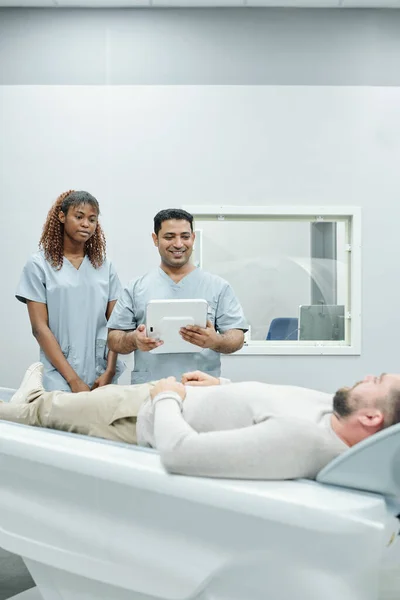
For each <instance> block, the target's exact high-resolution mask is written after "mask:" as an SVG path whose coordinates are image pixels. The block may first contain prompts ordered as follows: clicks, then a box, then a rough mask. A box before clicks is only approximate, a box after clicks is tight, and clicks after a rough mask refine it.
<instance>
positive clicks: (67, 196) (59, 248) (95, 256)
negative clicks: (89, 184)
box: [39, 190, 106, 270]
mask: <svg viewBox="0 0 400 600" xmlns="http://www.w3.org/2000/svg"><path fill="white" fill-rule="evenodd" d="M81 204H90V205H91V206H93V207H94V208H95V209H96V210H97V214H99V213H100V207H99V203H98V202H97V200H96V198H95V197H94V196H92V195H91V194H89V192H83V191H81V192H76V191H75V190H69V191H68V192H64V193H63V194H61V195H60V196H58V198H57V200H56V201H55V202H54V204H53V206H52V207H51V208H50V210H49V212H48V214H47V219H46V222H45V224H44V225H43V231H42V236H41V238H40V241H39V248H42V249H43V251H44V255H45V258H46V260H47V261H48V262H49V263H50V264H51V265H52V267H54V268H55V269H57V270H59V269H61V267H62V265H63V260H64V225H63V223H61V221H60V219H59V218H58V215H59V213H60V211H62V212H63V213H64V214H65V215H67V213H68V210H69V208H70V207H71V206H74V207H75V206H80V205H81ZM85 255H87V257H88V258H89V260H90V262H91V263H92V265H93V266H94V268H95V269H98V268H99V267H101V265H102V264H103V262H104V260H105V258H106V238H105V236H104V232H103V230H102V228H101V225H100V223H99V222H97V226H96V230H95V232H94V234H93V235H92V236H91V237H90V238H89V239H88V240H87V241H86V243H85Z"/></svg>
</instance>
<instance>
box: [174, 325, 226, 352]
mask: <svg viewBox="0 0 400 600" xmlns="http://www.w3.org/2000/svg"><path fill="white" fill-rule="evenodd" d="M179 333H180V334H181V336H182V338H183V339H184V340H185V341H186V342H190V343H191V344H194V345H195V346H199V347H200V348H211V350H213V349H214V346H216V345H217V344H218V337H219V336H218V333H217V332H216V331H215V329H214V326H213V324H212V323H211V321H207V326H206V328H204V327H198V326H197V325H187V326H186V327H181V329H180V331H179Z"/></svg>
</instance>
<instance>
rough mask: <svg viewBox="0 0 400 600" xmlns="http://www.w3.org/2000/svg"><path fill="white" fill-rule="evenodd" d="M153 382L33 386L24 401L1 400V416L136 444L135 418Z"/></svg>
mask: <svg viewBox="0 0 400 600" xmlns="http://www.w3.org/2000/svg"><path fill="white" fill-rule="evenodd" d="M153 385H154V383H143V384H138V385H106V386H104V387H100V388H97V389H95V390H93V392H79V393H77V394H72V393H69V392H45V391H43V390H42V389H41V390H32V391H30V392H29V394H28V395H27V397H26V399H25V403H23V404H10V403H8V402H2V403H0V419H3V420H4V421H13V422H14V423H23V424H25V425H34V426H36V427H49V428H51V429H60V430H62V431H69V432H71V433H81V434H84V435H92V436H96V437H101V438H105V439H107V440H114V441H119V442H127V443H128V444H136V442H137V439H136V418H137V415H138V412H139V410H140V407H141V406H142V404H143V403H144V402H145V401H146V400H147V399H148V397H149V392H150V388H151V387H152V386H153Z"/></svg>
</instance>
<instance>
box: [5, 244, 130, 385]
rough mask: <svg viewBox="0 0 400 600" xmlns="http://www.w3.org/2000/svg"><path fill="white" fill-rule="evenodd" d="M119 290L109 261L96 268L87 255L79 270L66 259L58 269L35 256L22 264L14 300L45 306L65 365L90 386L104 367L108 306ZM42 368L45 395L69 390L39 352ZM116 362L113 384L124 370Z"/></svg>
mask: <svg viewBox="0 0 400 600" xmlns="http://www.w3.org/2000/svg"><path fill="white" fill-rule="evenodd" d="M120 292H121V284H120V281H119V279H118V275H117V273H116V271H115V269H114V267H113V265H112V263H111V262H110V261H109V260H107V259H106V260H105V261H104V263H103V264H102V265H101V267H99V268H98V269H95V268H94V267H93V265H92V264H91V262H90V260H89V258H88V257H87V256H85V257H84V259H83V261H82V264H81V266H80V267H79V269H76V268H75V267H74V266H73V265H72V264H71V263H70V261H69V260H68V259H67V258H65V257H64V261H63V266H62V267H61V269H60V270H56V269H54V268H53V267H52V266H51V264H50V263H49V262H48V261H47V260H46V259H45V257H44V253H43V251H39V252H36V253H35V254H33V256H31V258H30V259H29V260H28V262H27V263H26V265H25V267H24V269H23V272H22V275H21V279H20V282H19V284H18V288H17V293H16V297H17V298H18V300H20V301H21V302H25V303H26V301H27V300H32V301H34V302H42V303H43V304H46V305H47V311H48V318H49V327H50V329H51V331H52V333H53V335H54V336H55V338H56V340H57V342H58V343H59V345H60V348H61V350H62V352H63V354H64V356H65V357H66V359H67V360H68V362H69V364H70V365H71V366H72V368H73V369H74V370H75V371H76V373H77V374H78V376H79V377H80V378H81V379H82V380H83V381H84V382H85V383H86V384H87V385H88V386H89V387H92V385H93V383H94V381H95V380H96V379H97V377H98V376H99V375H101V374H102V373H104V371H105V369H106V367H107V353H108V349H107V345H106V343H107V319H106V311H107V305H108V302H110V301H112V300H116V299H117V298H118V296H119V294H120ZM40 361H41V362H43V364H44V367H45V368H44V377H43V385H44V387H45V389H46V390H47V391H52V390H64V391H68V392H69V391H71V389H70V387H69V385H68V383H67V382H66V380H65V379H64V377H62V375H61V374H60V373H59V372H58V371H57V370H56V369H55V368H54V367H53V365H52V364H51V363H50V361H49V360H48V358H47V357H46V355H45V354H44V352H43V351H42V350H40ZM124 368H125V366H124V363H123V362H122V361H121V360H119V361H118V362H117V372H116V375H115V378H114V380H115V381H116V380H117V379H118V377H119V376H120V375H121V373H122V371H123V370H124Z"/></svg>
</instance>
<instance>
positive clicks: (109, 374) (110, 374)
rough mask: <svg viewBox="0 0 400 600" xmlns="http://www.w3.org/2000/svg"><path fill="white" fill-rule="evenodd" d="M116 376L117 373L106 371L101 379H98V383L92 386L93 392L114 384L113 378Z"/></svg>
mask: <svg viewBox="0 0 400 600" xmlns="http://www.w3.org/2000/svg"><path fill="white" fill-rule="evenodd" d="M114 375H115V371H114V372H112V371H104V373H102V374H101V375H100V376H99V377H97V379H96V381H95V382H94V384H93V385H92V390H95V389H96V388H99V387H103V385H108V384H109V383H111V382H112V380H113V377H114Z"/></svg>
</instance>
